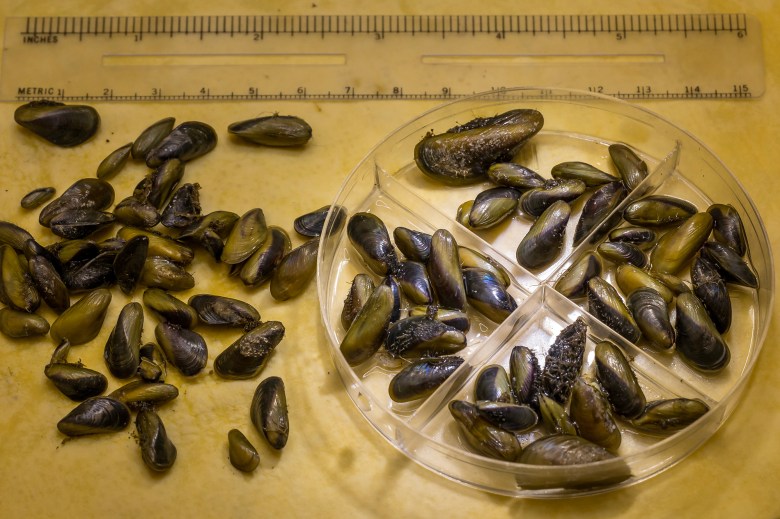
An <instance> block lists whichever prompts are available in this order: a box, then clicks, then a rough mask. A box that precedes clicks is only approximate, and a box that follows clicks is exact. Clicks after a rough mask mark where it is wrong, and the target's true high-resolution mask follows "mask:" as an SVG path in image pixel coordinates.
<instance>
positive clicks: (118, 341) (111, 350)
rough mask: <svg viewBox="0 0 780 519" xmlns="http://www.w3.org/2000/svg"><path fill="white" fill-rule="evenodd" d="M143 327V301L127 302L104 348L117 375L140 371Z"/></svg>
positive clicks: (112, 372)
mask: <svg viewBox="0 0 780 519" xmlns="http://www.w3.org/2000/svg"><path fill="white" fill-rule="evenodd" d="M143 327H144V310H143V307H141V303H136V302H132V303H128V304H126V305H125V306H124V307H123V308H122V310H121V311H120V312H119V317H118V318H117V321H116V326H114V329H113V330H111V334H110V335H109V336H108V340H107V341H106V346H105V348H104V350H103V358H104V359H105V361H106V365H107V366H108V369H109V371H111V374H112V375H114V376H115V377H117V378H130V377H132V376H133V375H135V374H136V372H137V371H138V364H139V363H140V362H141V356H140V353H139V350H140V349H141V333H142V332H143Z"/></svg>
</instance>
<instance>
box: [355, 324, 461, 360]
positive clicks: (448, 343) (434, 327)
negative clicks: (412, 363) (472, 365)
mask: <svg viewBox="0 0 780 519" xmlns="http://www.w3.org/2000/svg"><path fill="white" fill-rule="evenodd" d="M358 317H359V316H358ZM353 326H354V325H353ZM465 347H466V335H465V334H464V333H463V332H461V331H460V330H458V329H456V328H453V327H452V326H449V325H446V324H444V323H443V322H441V321H437V320H436V319H433V318H432V317H430V316H427V315H425V316H418V317H406V318H404V319H400V320H398V321H395V322H394V323H392V324H391V325H390V326H389V328H388V329H387V337H386V339H385V349H386V350H387V351H388V352H389V353H390V354H391V355H393V356H396V357H405V358H409V357H432V356H434V357H435V356H439V355H449V354H452V353H456V352H458V351H460V350H462V349H463V348H465Z"/></svg>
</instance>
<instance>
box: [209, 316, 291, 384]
mask: <svg viewBox="0 0 780 519" xmlns="http://www.w3.org/2000/svg"><path fill="white" fill-rule="evenodd" d="M283 338H284V325H283V324H282V323H280V322H279V321H266V322H264V323H263V324H261V325H259V326H257V327H256V328H255V329H253V330H251V331H249V332H247V333H245V334H244V335H242V336H241V337H240V338H239V339H238V340H236V341H235V342H234V343H233V344H231V345H230V346H228V347H227V348H225V350H224V351H223V352H222V353H220V354H219V355H217V357H216V358H215V359H214V372H215V373H216V374H217V375H219V376H220V377H222V378H229V379H246V378H253V377H256V376H257V375H258V374H260V372H261V371H262V370H263V368H264V367H265V365H266V364H267V363H268V360H269V359H270V357H271V353H273V351H274V349H275V348H276V346H277V345H278V344H279V343H280V342H281V341H282V339H283Z"/></svg>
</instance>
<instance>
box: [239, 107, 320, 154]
mask: <svg viewBox="0 0 780 519" xmlns="http://www.w3.org/2000/svg"><path fill="white" fill-rule="evenodd" d="M228 133H232V134H233V135H235V136H237V137H240V138H241V139H243V140H245V141H247V142H251V143H254V144H261V145H263V146H274V147H291V146H303V145H304V144H306V143H307V142H309V139H311V134H312V130H311V126H309V124H308V123H307V122H306V121H304V120H303V119H301V118H300V117H296V116H294V115H278V114H274V115H269V116H267V117H257V118H255V119H248V120H246V121H240V122H236V123H233V124H231V125H230V126H228Z"/></svg>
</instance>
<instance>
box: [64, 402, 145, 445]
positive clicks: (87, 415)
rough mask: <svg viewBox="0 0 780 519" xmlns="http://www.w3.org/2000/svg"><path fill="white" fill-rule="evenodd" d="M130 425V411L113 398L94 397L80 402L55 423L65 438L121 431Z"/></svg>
mask: <svg viewBox="0 0 780 519" xmlns="http://www.w3.org/2000/svg"><path fill="white" fill-rule="evenodd" d="M129 423H130V409H129V408H128V407H127V406H126V405H125V404H123V403H122V402H120V401H119V400H115V399H113V398H109V397H106V396H94V397H91V398H88V399H86V400H84V401H83V402H81V403H80V404H79V405H78V406H76V408H75V409H73V410H72V411H71V412H70V413H68V414H67V415H66V416H65V417H64V418H63V419H62V420H60V421H59V422H58V423H57V429H59V430H60V432H61V433H62V434H65V435H67V436H84V435H87V434H99V433H110V432H117V431H121V430H122V429H124V428H125V427H127V425H128V424H129Z"/></svg>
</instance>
